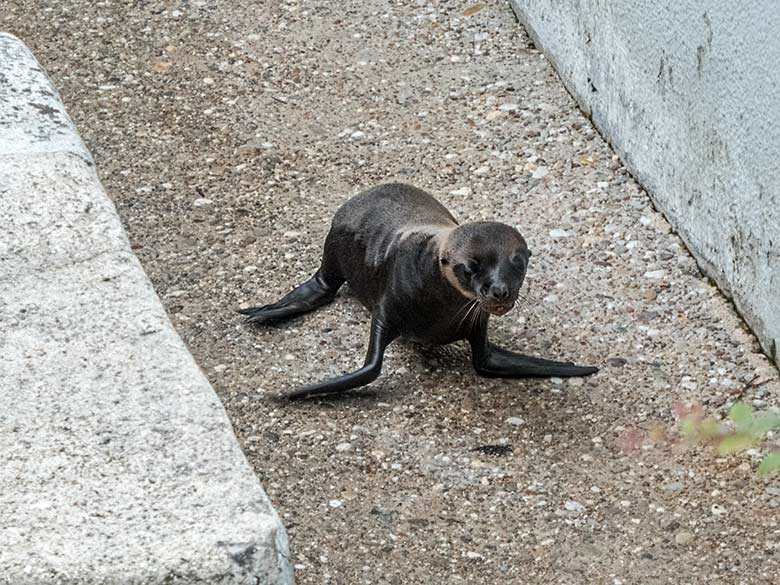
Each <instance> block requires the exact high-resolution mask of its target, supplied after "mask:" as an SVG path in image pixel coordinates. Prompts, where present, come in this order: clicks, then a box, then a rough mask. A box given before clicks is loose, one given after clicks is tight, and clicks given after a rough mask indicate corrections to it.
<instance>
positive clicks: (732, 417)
mask: <svg viewBox="0 0 780 585" xmlns="http://www.w3.org/2000/svg"><path fill="white" fill-rule="evenodd" d="M675 414H677V417H678V418H679V419H680V433H681V434H682V435H683V436H685V437H686V438H688V439H689V440H692V441H697V442H703V443H709V444H712V445H714V446H715V447H717V449H718V452H719V453H720V454H721V455H730V454H732V453H737V452H739V451H744V450H746V449H753V448H757V447H761V446H763V447H765V448H768V449H769V452H768V453H767V454H766V455H764V457H763V458H762V460H761V463H760V464H759V466H758V473H759V474H761V475H769V474H771V473H774V472H777V471H780V445H778V444H777V443H775V444H771V443H769V442H768V441H767V439H768V437H769V435H770V433H772V432H773V431H774V430H775V429H780V414H775V413H772V412H760V413H756V412H754V411H753V407H751V406H750V405H749V404H746V403H744V402H735V403H734V404H733V405H732V407H731V409H729V414H728V419H729V421H730V422H731V425H725V424H723V423H722V422H720V421H718V420H716V419H715V418H713V417H708V416H706V415H705V414H704V409H703V408H702V406H701V404H694V405H693V406H691V407H686V406H685V405H683V404H682V403H678V404H677V405H675Z"/></svg>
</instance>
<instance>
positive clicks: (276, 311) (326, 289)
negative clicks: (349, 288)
mask: <svg viewBox="0 0 780 585" xmlns="http://www.w3.org/2000/svg"><path fill="white" fill-rule="evenodd" d="M331 280H334V279H333V278H331ZM342 282H344V281H343V280H341V282H339V283H338V284H337V285H335V286H333V284H329V283H328V282H327V279H325V278H324V277H323V274H322V271H321V270H318V271H317V272H316V273H315V274H314V276H312V277H311V278H310V279H309V280H307V281H306V282H304V283H303V284H301V285H300V286H298V287H296V288H295V289H293V290H292V291H291V292H289V293H288V294H287V295H285V296H284V297H283V298H282V299H280V300H278V301H277V302H275V303H272V304H270V305H262V306H260V307H250V308H248V309H239V311H238V312H239V313H241V314H242V315H246V316H247V317H246V322H247V323H270V322H272V321H281V320H283V319H289V318H290V317H294V316H296V315H300V314H302V313H308V312H309V311H313V310H314V309H316V308H318V307H321V306H322V305H327V304H328V303H329V302H331V301H332V300H333V298H334V297H335V296H336V292H337V291H338V289H339V286H341V283H342Z"/></svg>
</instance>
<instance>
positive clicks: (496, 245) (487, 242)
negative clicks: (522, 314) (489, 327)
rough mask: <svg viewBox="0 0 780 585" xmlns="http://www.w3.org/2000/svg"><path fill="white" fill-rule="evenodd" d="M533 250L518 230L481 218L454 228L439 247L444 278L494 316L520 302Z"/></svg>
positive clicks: (504, 312)
mask: <svg viewBox="0 0 780 585" xmlns="http://www.w3.org/2000/svg"><path fill="white" fill-rule="evenodd" d="M530 256H531V252H530V251H529V250H528V245H527V244H526V242H525V239H523V236H522V235H520V232H518V231H517V230H516V229H514V228H513V227H511V226H508V225H506V224H503V223H497V222H490V221H478V222H473V223H466V224H463V225H460V226H458V227H456V228H454V229H453V230H452V231H451V232H450V233H449V234H447V237H446V239H445V240H444V242H443V243H442V245H441V247H440V250H439V263H440V266H441V270H442V273H443V274H444V277H445V278H446V279H447V280H448V281H449V283H450V284H451V285H452V286H453V287H455V289H457V290H458V291H459V292H460V293H461V294H462V295H463V296H465V297H466V298H469V299H475V300H477V301H478V302H479V304H480V306H481V307H482V308H483V309H484V310H485V311H487V312H488V313H490V314H492V315H505V314H506V313H507V312H508V311H509V310H510V309H511V308H512V307H514V305H515V302H516V301H517V296H518V294H519V293H520V287H521V286H522V284H523V280H524V279H525V272H526V269H527V268H528V260H529V258H530Z"/></svg>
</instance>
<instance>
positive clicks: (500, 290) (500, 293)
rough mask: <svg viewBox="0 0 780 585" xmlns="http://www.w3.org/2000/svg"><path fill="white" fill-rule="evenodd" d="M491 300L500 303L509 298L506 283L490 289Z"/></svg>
mask: <svg viewBox="0 0 780 585" xmlns="http://www.w3.org/2000/svg"><path fill="white" fill-rule="evenodd" d="M490 298H492V299H493V300H495V301H498V302H499V303H502V302H504V301H505V300H507V299H508V298H509V287H508V286H507V285H505V284H504V283H498V284H493V285H492V286H491V287H490Z"/></svg>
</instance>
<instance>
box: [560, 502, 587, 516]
mask: <svg viewBox="0 0 780 585" xmlns="http://www.w3.org/2000/svg"><path fill="white" fill-rule="evenodd" d="M563 507H564V508H566V510H568V511H569V512H574V513H576V514H582V513H583V512H584V511H585V506H583V505H582V504H580V503H579V502H575V501H574V500H569V501H567V502H565V503H564V504H563Z"/></svg>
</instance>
